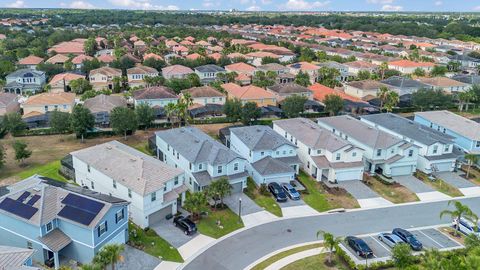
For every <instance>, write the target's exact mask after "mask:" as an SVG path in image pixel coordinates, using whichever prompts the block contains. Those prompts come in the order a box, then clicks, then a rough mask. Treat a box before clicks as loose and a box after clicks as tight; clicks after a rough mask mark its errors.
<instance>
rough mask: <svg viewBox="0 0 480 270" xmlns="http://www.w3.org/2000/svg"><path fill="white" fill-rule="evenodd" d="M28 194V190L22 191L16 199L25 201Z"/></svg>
mask: <svg viewBox="0 0 480 270" xmlns="http://www.w3.org/2000/svg"><path fill="white" fill-rule="evenodd" d="M30 194H31V193H30V192H28V191H25V192H23V194H22V195H20V197H18V199H17V201H19V202H23V201H25V199H26V198H28V196H30Z"/></svg>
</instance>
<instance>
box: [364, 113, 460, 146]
mask: <svg viewBox="0 0 480 270" xmlns="http://www.w3.org/2000/svg"><path fill="white" fill-rule="evenodd" d="M362 118H363V119H365V120H368V121H370V122H373V123H375V124H377V125H379V126H382V127H384V128H387V129H389V130H392V131H394V132H396V133H398V134H400V135H403V136H405V137H407V138H410V139H413V140H415V141H417V142H420V143H423V144H425V145H432V144H434V143H436V142H440V143H443V144H452V143H453V139H454V138H453V137H452V136H449V135H447V134H444V133H442V132H439V131H437V130H434V129H432V128H430V127H427V126H424V125H421V124H419V123H417V122H414V121H412V120H409V119H407V118H404V117H401V116H398V115H396V114H392V113H382V114H371V115H365V116H362Z"/></svg>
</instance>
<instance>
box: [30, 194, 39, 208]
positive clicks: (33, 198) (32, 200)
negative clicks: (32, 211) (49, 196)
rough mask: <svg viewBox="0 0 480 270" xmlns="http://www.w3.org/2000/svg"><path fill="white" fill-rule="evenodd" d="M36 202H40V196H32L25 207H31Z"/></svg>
mask: <svg viewBox="0 0 480 270" xmlns="http://www.w3.org/2000/svg"><path fill="white" fill-rule="evenodd" d="M38 200H40V195H33V196H32V198H30V200H28V202H27V205H31V206H33V205H34V204H35V203H36V202H37V201H38Z"/></svg>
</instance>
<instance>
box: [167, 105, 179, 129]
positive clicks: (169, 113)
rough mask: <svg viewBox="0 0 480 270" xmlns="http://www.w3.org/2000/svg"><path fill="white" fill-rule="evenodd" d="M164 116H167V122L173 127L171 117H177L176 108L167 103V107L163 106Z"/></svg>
mask: <svg viewBox="0 0 480 270" xmlns="http://www.w3.org/2000/svg"><path fill="white" fill-rule="evenodd" d="M165 114H166V116H167V119H168V121H170V123H172V127H173V121H172V119H173V117H175V116H176V115H177V106H176V105H175V104H173V103H168V104H167V106H165Z"/></svg>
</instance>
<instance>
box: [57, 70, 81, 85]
mask: <svg viewBox="0 0 480 270" xmlns="http://www.w3.org/2000/svg"><path fill="white" fill-rule="evenodd" d="M81 78H84V79H85V76H83V75H80V74H75V73H60V74H57V75H55V76H53V78H52V80H51V81H50V83H49V84H55V83H57V82H59V81H63V80H65V83H69V82H70V81H73V80H76V79H81Z"/></svg>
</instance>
